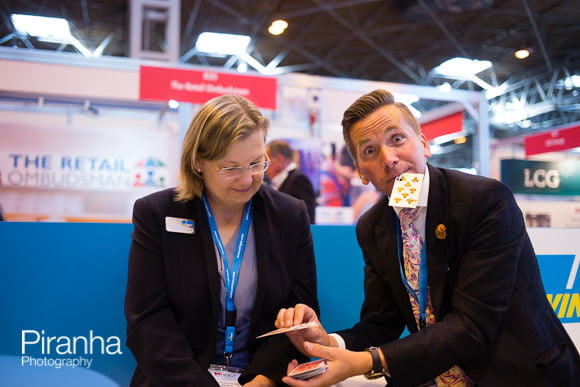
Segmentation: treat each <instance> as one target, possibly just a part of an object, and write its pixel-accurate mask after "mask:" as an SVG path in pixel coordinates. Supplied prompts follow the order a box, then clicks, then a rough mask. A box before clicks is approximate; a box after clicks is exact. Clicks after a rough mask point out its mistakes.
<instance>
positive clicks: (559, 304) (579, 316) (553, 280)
mask: <svg viewBox="0 0 580 387" xmlns="http://www.w3.org/2000/svg"><path fill="white" fill-rule="evenodd" d="M574 262H575V255H538V263H539V264H540V271H541V273H542V280H543V282H544V286H545V288H546V296H547V297H548V301H549V302H550V304H551V305H552V308H553V309H554V312H555V313H556V315H557V316H558V318H559V319H560V320H561V321H562V322H564V323H571V322H580V292H579V289H578V288H579V287H580V286H578V285H577V284H576V278H577V276H578V270H577V268H576V265H575V264H574Z"/></svg>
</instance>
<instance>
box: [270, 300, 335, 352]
mask: <svg viewBox="0 0 580 387" xmlns="http://www.w3.org/2000/svg"><path fill="white" fill-rule="evenodd" d="M307 322H315V323H316V327H313V328H306V329H299V330H297V331H292V332H287V333H286V336H288V338H289V339H290V341H291V342H292V344H294V346H295V347H296V348H298V350H299V351H300V352H302V353H303V354H305V355H307V356H308V354H307V353H306V352H305V351H304V342H305V341H309V342H313V343H317V344H321V345H325V346H335V347H336V340H334V339H333V338H331V336H329V335H328V333H326V330H325V329H324V328H323V327H322V325H321V324H320V321H319V320H318V317H317V316H316V313H315V312H314V310H313V309H312V308H311V307H309V306H307V305H304V304H296V306H295V307H294V308H288V309H280V311H279V312H278V316H277V318H276V321H275V322H274V326H275V327H276V328H290V327H293V326H295V325H300V324H302V323H307Z"/></svg>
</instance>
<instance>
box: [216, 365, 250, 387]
mask: <svg viewBox="0 0 580 387" xmlns="http://www.w3.org/2000/svg"><path fill="white" fill-rule="evenodd" d="M208 371H209V373H210V374H211V375H212V376H213V378H214V379H215V380H216V382H218V384H219V385H220V387H241V386H240V383H238V378H239V377H240V375H241V373H242V370H241V369H239V368H234V367H226V366H221V365H215V364H212V365H210V366H209V369H208Z"/></svg>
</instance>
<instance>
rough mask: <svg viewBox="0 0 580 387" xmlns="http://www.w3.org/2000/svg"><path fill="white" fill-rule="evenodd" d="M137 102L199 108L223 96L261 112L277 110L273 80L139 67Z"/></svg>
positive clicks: (211, 72) (269, 78)
mask: <svg viewBox="0 0 580 387" xmlns="http://www.w3.org/2000/svg"><path fill="white" fill-rule="evenodd" d="M139 86H140V88H139V99H141V100H145V101H169V100H171V99H174V100H176V101H180V102H191V103H194V104H202V103H205V102H206V101H208V100H209V99H211V98H214V97H217V96H218V95H223V94H238V95H241V96H244V97H246V98H248V99H249V100H250V101H252V102H253V103H255V104H256V106H258V107H260V108H263V109H272V110H275V109H276V78H274V77H262V76H254V75H242V74H230V73H223V72H218V71H209V70H204V71H199V70H184V69H172V68H162V67H149V66H141V71H140V80H139Z"/></svg>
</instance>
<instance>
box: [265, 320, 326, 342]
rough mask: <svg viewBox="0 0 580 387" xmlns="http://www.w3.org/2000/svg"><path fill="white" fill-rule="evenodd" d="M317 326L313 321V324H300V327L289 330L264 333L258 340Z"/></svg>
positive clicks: (281, 329)
mask: <svg viewBox="0 0 580 387" xmlns="http://www.w3.org/2000/svg"><path fill="white" fill-rule="evenodd" d="M315 326H317V324H316V323H315V322H314V321H311V322H307V323H303V324H299V325H294V326H292V327H289V328H278V329H274V330H273V331H270V332H268V333H264V334H263V335H260V336H258V337H256V339H259V338H261V337H266V336H272V335H278V334H280V333H286V332H292V331H297V330H299V329H306V328H314V327H315Z"/></svg>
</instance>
